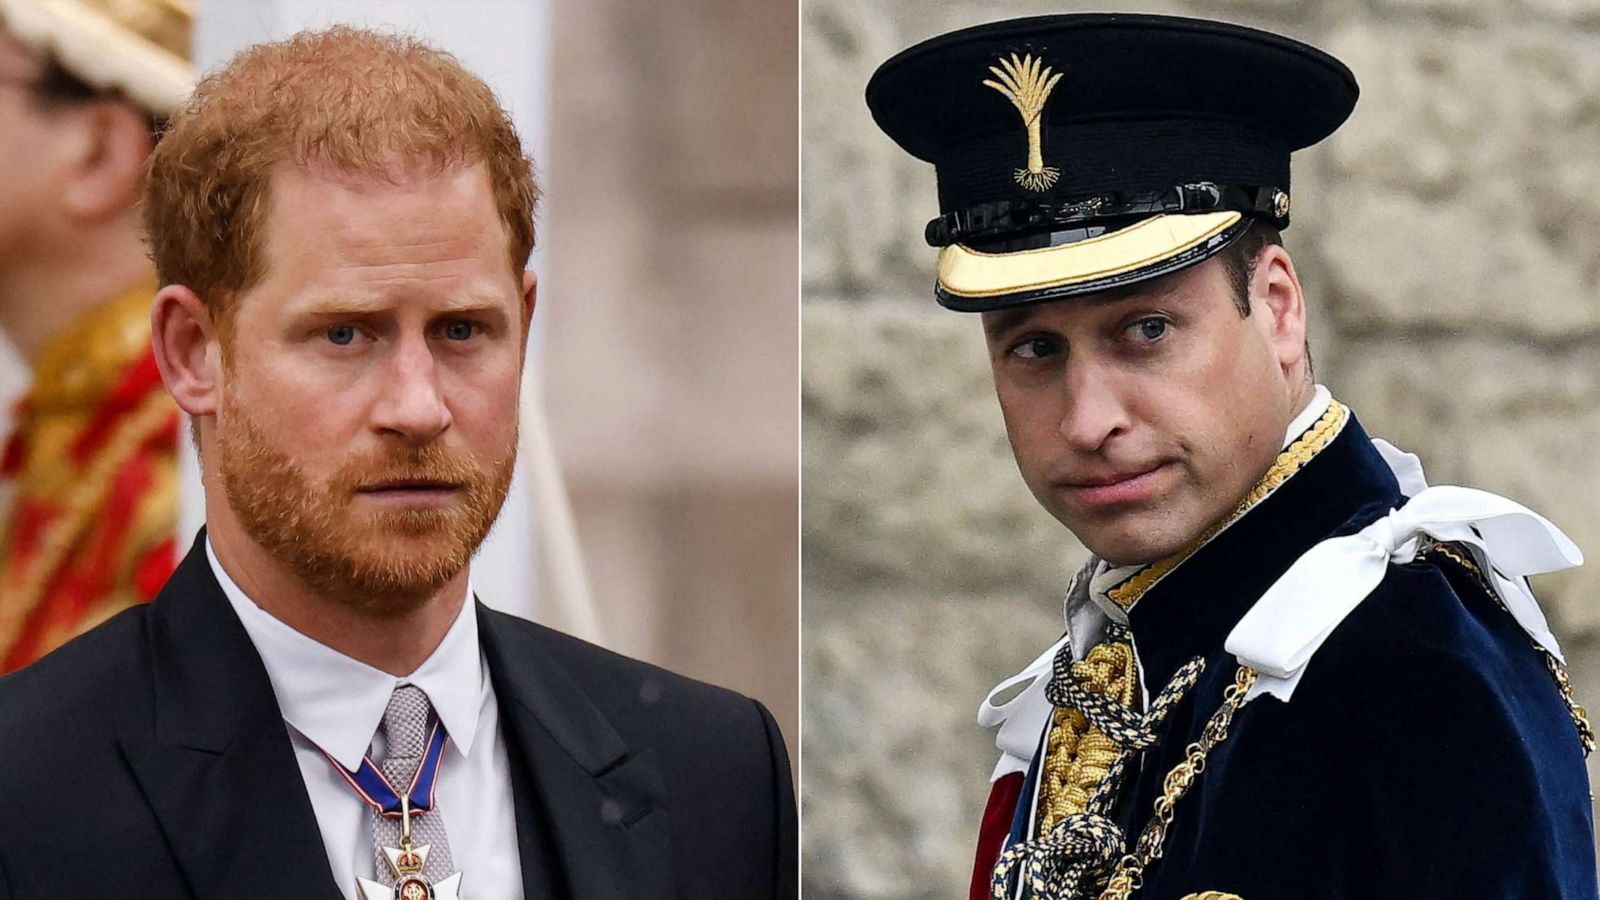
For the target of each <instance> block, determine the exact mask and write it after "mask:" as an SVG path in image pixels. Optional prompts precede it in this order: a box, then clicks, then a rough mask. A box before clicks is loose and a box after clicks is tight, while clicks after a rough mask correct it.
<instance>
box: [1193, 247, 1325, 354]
mask: <svg viewBox="0 0 1600 900" xmlns="http://www.w3.org/2000/svg"><path fill="white" fill-rule="evenodd" d="M1271 244H1277V245H1279V246H1282V245H1283V233H1282V232H1280V231H1279V230H1278V229H1277V228H1274V227H1273V226H1272V225H1271V224H1270V223H1267V222H1263V221H1262V220H1260V219H1257V220H1255V221H1254V222H1251V223H1250V227H1249V228H1247V229H1246V230H1245V233H1244V234H1242V235H1240V236H1239V239H1238V240H1236V241H1234V242H1233V243H1231V244H1229V245H1228V246H1227V248H1225V249H1224V250H1223V251H1222V252H1221V253H1219V254H1217V258H1218V259H1219V260H1221V261H1222V271H1223V273H1224V274H1226V275H1227V276H1228V284H1229V285H1231V286H1232V287H1233V305H1234V306H1235V307H1237V308H1238V310H1239V317H1240V318H1241V319H1243V318H1248V317H1249V315H1250V278H1251V276H1253V275H1254V274H1255V273H1256V257H1257V256H1259V255H1260V254H1261V249H1262V248H1263V247H1266V246H1269V245H1271ZM1315 374H1316V369H1315V364H1314V363H1313V362H1312V361H1311V338H1309V337H1307V338H1306V376H1307V377H1314V376H1315Z"/></svg>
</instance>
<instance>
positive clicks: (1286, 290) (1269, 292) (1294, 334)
mask: <svg viewBox="0 0 1600 900" xmlns="http://www.w3.org/2000/svg"><path fill="white" fill-rule="evenodd" d="M1250 305H1251V307H1252V308H1254V309H1256V310H1259V311H1260V312H1261V313H1265V315H1263V316H1262V327H1264V328H1266V329H1267V330H1268V337H1269V338H1270V340H1271V341H1272V347H1273V351H1274V352H1275V353H1276V354H1277V357H1278V364H1279V365H1280V366H1282V367H1283V373H1284V376H1285V377H1289V376H1292V375H1294V373H1295V372H1296V371H1298V370H1299V369H1300V367H1301V365H1302V364H1303V363H1304V362H1305V361H1306V298H1305V293H1304V291H1302V290H1301V287H1300V276H1299V275H1297V274H1295V271H1294V260H1292V259H1290V258H1289V251H1287V250H1285V249H1283V247H1282V246H1281V245H1279V244H1268V245H1266V246H1265V247H1262V248H1261V251H1260V253H1258V254H1257V255H1256V266H1255V271H1254V272H1253V273H1252V274H1251V276H1250Z"/></svg>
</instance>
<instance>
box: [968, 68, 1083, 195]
mask: <svg viewBox="0 0 1600 900" xmlns="http://www.w3.org/2000/svg"><path fill="white" fill-rule="evenodd" d="M989 71H990V72H991V73H992V74H993V75H994V79H993V80H991V79H987V78H986V79H984V81H983V83H984V85H986V86H987V87H992V88H994V89H995V90H997V91H999V92H1000V93H1001V94H1003V95H1005V98H1006V99H1007V100H1010V101H1011V105H1012V106H1015V107H1016V108H1017V113H1018V114H1019V115H1021V116H1022V124H1023V127H1025V128H1027V130H1028V167H1027V168H1025V169H1017V170H1016V171H1015V172H1014V173H1013V175H1014V177H1015V178H1016V179H1017V184H1020V185H1022V186H1023V187H1024V188H1027V189H1028V190H1030V191H1040V192H1042V191H1047V190H1049V189H1050V188H1052V187H1054V186H1055V183H1056V181H1058V180H1059V179H1060V178H1061V170H1060V169H1057V168H1055V167H1054V166H1047V165H1045V164H1044V146H1043V139H1042V137H1041V136H1040V124H1041V118H1042V116H1043V115H1044V104H1045V101H1046V100H1049V99H1050V92H1051V91H1053V90H1055V88H1056V82H1058V81H1060V80H1061V76H1062V75H1064V74H1066V73H1064V72H1054V73H1052V71H1051V69H1050V67H1049V66H1046V65H1045V64H1044V60H1042V59H1040V58H1038V57H1035V56H1034V55H1033V54H1032V53H1028V54H1024V55H1023V56H1021V57H1019V56H1017V54H1015V53H1013V54H1011V56H1010V57H1001V58H1000V61H999V65H994V66H990V67H989Z"/></svg>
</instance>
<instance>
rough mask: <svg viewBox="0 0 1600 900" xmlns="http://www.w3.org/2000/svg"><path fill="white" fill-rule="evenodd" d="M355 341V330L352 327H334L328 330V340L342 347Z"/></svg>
mask: <svg viewBox="0 0 1600 900" xmlns="http://www.w3.org/2000/svg"><path fill="white" fill-rule="evenodd" d="M355 339H356V329H355V326H353V325H334V326H332V327H330V328H329V329H328V340H330V341H332V342H333V343H335V344H338V345H339V346H341V347H343V346H344V345H346V344H348V343H350V342H351V341H353V340H355Z"/></svg>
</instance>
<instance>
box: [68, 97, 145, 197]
mask: <svg viewBox="0 0 1600 900" xmlns="http://www.w3.org/2000/svg"><path fill="white" fill-rule="evenodd" d="M68 115H70V116H71V118H72V123H71V125H70V127H72V128H75V129H77V130H78V131H79V134H78V135H77V137H76V138H75V140H74V141H73V143H72V151H71V152H72V155H71V157H70V158H69V159H68V160H67V163H68V168H67V170H66V171H65V173H64V175H65V180H64V183H63V185H62V198H63V200H64V201H65V203H66V206H67V209H68V210H70V211H71V212H72V213H73V214H74V215H76V216H78V217H79V218H82V219H86V220H91V221H98V220H102V219H108V218H111V217H112V216H115V215H119V214H121V213H122V212H124V211H126V210H128V209H131V208H132V207H133V206H134V204H135V203H137V202H138V200H139V192H140V190H141V189H142V188H143V185H144V171H145V160H146V158H147V157H149V155H150V151H151V150H152V149H153V148H154V146H155V137H154V135H152V134H151V133H150V123H149V122H148V120H146V119H145V118H144V116H142V115H140V114H139V113H138V111H136V110H134V109H133V108H132V107H129V106H128V105H127V104H125V103H116V102H111V101H103V102H94V103H89V104H85V105H84V106H82V107H81V108H79V109H74V110H73V111H71V113H70V114H68ZM63 124H64V125H65V122H64V123H63Z"/></svg>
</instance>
